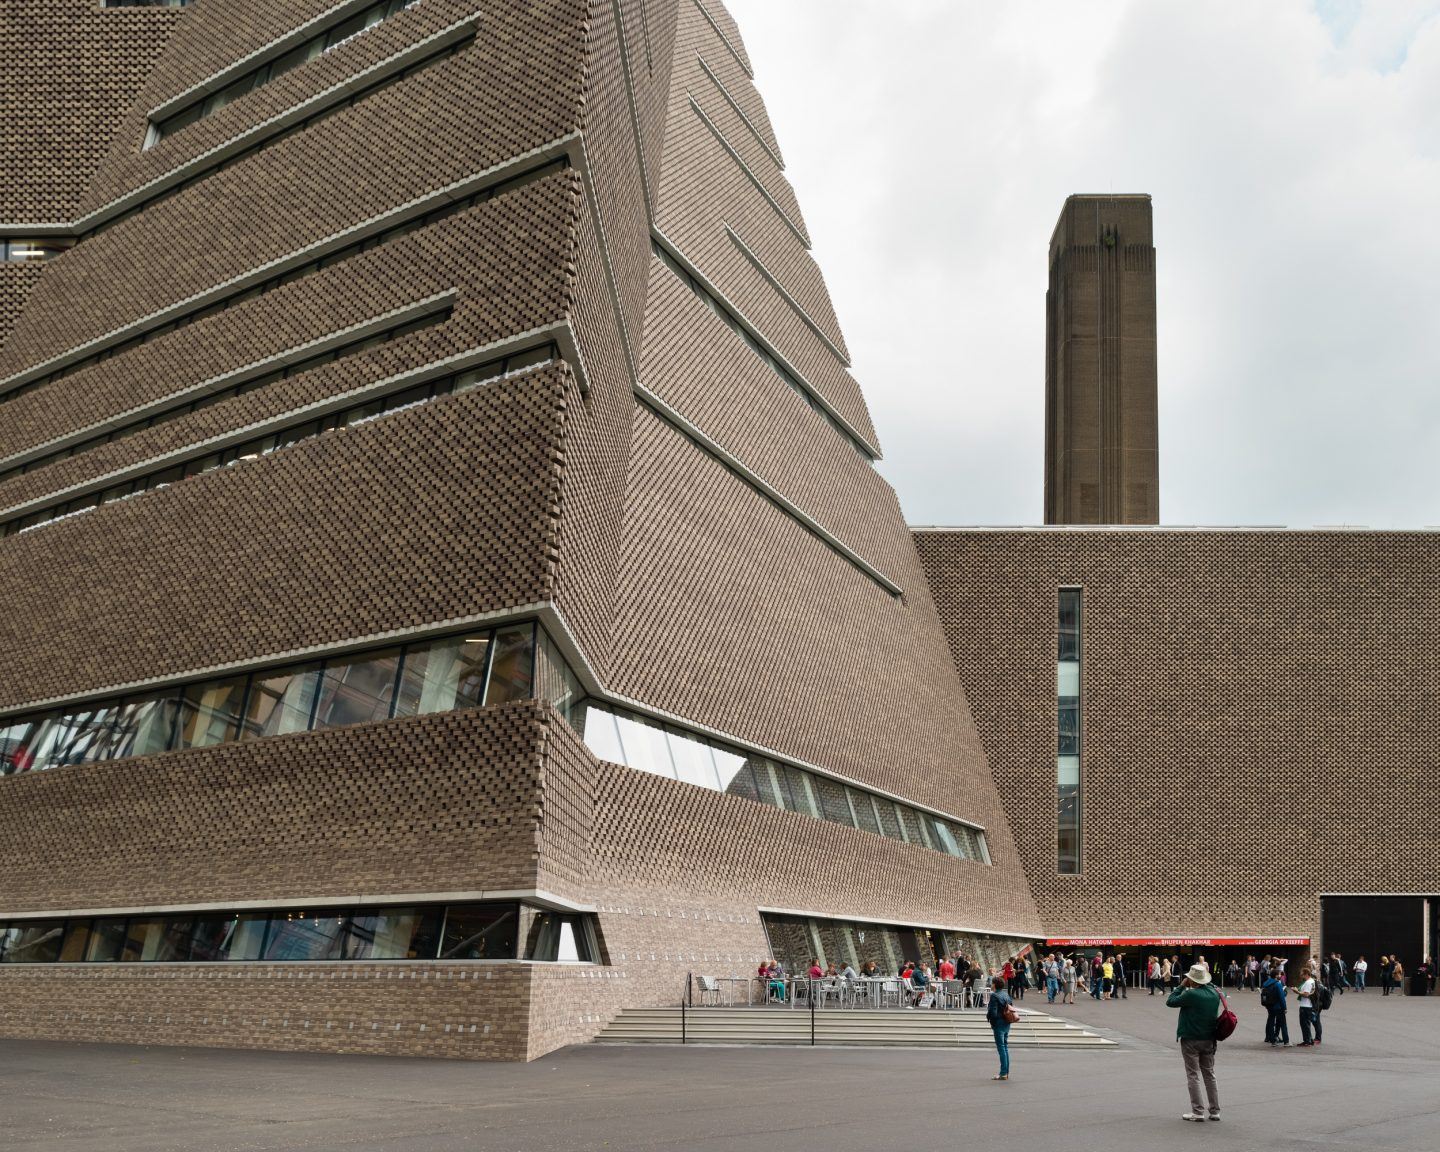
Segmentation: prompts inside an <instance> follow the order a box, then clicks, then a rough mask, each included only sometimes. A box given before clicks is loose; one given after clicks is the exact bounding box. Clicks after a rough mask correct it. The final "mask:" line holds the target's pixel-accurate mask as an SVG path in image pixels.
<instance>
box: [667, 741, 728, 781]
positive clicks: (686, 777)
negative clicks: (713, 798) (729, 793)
mask: <svg viewBox="0 0 1440 1152" xmlns="http://www.w3.org/2000/svg"><path fill="white" fill-rule="evenodd" d="M666 736H667V737H668V738H669V741H670V759H671V760H672V761H673V762H674V764H675V778H676V779H677V780H679V781H680V782H681V783H682V784H694V785H697V786H698V787H700V788H709V789H710V790H711V791H712V792H714V791H715V790H716V789H717V788H718V786H719V777H718V776H716V774H715V762H714V760H712V759H711V758H710V747H709V745H708V744H704V743H702V742H701V741H700V740H698V739H695V738H694V737H692V736H687V735H686V734H685V733H683V732H677V731H676V730H675V729H673V728H670V729H667V730H666Z"/></svg>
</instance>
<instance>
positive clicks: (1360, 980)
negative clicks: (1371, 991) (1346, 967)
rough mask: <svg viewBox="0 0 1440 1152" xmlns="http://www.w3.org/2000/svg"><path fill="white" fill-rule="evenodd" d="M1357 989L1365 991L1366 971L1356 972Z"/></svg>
mask: <svg viewBox="0 0 1440 1152" xmlns="http://www.w3.org/2000/svg"><path fill="white" fill-rule="evenodd" d="M1355 991H1357V992H1363V991H1365V973H1364V972H1356V973H1355Z"/></svg>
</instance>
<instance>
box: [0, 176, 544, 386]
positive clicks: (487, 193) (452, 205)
mask: <svg viewBox="0 0 1440 1152" xmlns="http://www.w3.org/2000/svg"><path fill="white" fill-rule="evenodd" d="M568 164H569V161H568V160H566V159H563V158H562V159H559V160H552V161H549V162H547V163H545V164H541V165H539V166H537V167H535V168H532V169H530V170H529V171H528V172H522V173H520V174H519V175H518V176H512V177H511V178H510V179H508V180H504V181H501V182H500V183H498V184H492V185H491V186H490V187H488V188H481V189H479V190H478V191H475V192H472V193H471V194H470V195H469V196H463V197H461V198H460V199H458V200H450V201H447V202H446V203H444V204H442V205H440V206H439V207H436V208H432V209H430V210H429V211H428V212H424V213H421V214H419V215H417V216H414V217H412V218H411V219H409V220H405V221H403V222H401V223H399V224H395V225H393V226H392V227H389V228H386V229H385V230H384V231H383V232H377V233H376V234H374V235H373V236H367V237H365V238H364V239H361V240H356V241H354V242H353V243H350V244H346V245H344V246H343V247H340V248H337V249H335V251H333V252H331V253H329V254H328V255H325V256H321V257H318V258H316V259H314V260H311V261H308V262H307V263H304V264H300V265H297V266H296V267H294V268H291V269H289V270H288V271H286V272H282V273H279V274H277V275H275V276H272V277H270V278H269V279H268V280H263V281H261V282H260V283H258V284H252V285H250V286H249V287H244V288H237V289H236V290H235V291H234V292H232V293H230V294H228V295H225V296H221V297H220V298H219V299H216V300H212V301H210V302H209V303H207V304H201V305H198V306H197V307H196V308H195V309H194V311H191V312H186V313H185V314H184V315H182V316H177V317H176V318H175V319H173V320H168V321H166V322H165V323H163V324H158V325H156V326H155V327H154V328H150V329H147V330H146V331H144V332H140V333H137V334H136V335H134V336H131V337H129V338H128V339H126V340H122V341H120V342H118V343H115V344H111V345H109V346H108V347H106V348H104V349H102V350H101V351H99V352H94V353H92V354H90V355H89V356H84V357H82V358H80V359H79V360H76V361H74V362H73V363H71V364H67V365H65V367H63V368H57V369H55V370H54V371H53V372H47V373H46V374H45V375H43V376H37V377H36V378H35V379H34V380H27V381H26V382H25V383H24V384H19V385H16V386H15V387H14V388H11V389H10V390H9V391H8V392H6V393H4V394H3V395H0V404H4V403H6V402H7V401H10V400H14V399H16V398H18V397H20V396H24V395H25V394H27V393H29V392H33V391H34V390H35V389H37V388H42V387H44V386H45V385H46V384H50V383H53V382H54V381H56V380H61V379H63V378H64V377H66V376H70V375H73V374H74V373H76V372H79V371H80V370H81V369H82V368H88V367H90V366H91V365H93V364H99V363H101V362H102V361H105V360H109V359H110V358H111V357H112V356H118V355H120V353H122V352H127V351H129V350H130V349H132V348H137V347H139V346H140V345H141V344H148V343H149V342H150V341H151V340H156V339H159V338H160V337H161V336H166V335H168V334H169V333H171V332H174V331H176V330H178V329H180V328H184V327H187V326H188V325H190V324H193V323H195V321H197V320H204V319H205V318H206V317H209V316H214V315H217V314H218V313H220V312H224V311H226V310H228V309H230V308H234V307H236V306H237V305H240V304H245V303H248V302H249V301H251V300H254V299H256V298H257V297H260V296H264V295H265V294H266V293H267V292H273V291H274V290H275V289H276V288H281V287H283V286H285V285H286V284H293V283H295V281H297V280H303V279H304V278H305V277H306V276H310V275H312V274H313V273H316V272H320V271H323V270H324V269H326V268H333V267H335V265H337V264H339V263H341V262H343V261H345V260H348V259H350V257H352V256H356V255H358V254H360V253H361V252H369V251H372V250H373V249H375V248H379V247H380V246H381V245H382V244H388V243H390V241H392V240H397V239H399V238H400V237H401V236H408V235H410V234H411V233H412V232H418V231H420V230H421V229H422V228H428V227H429V226H430V225H432V224H435V223H437V222H439V221H441V220H444V219H446V218H448V217H450V216H454V215H456V214H458V213H460V212H465V211H468V210H469V209H471V208H474V207H475V206H476V205H478V204H483V203H484V202H485V201H487V200H493V199H495V198H496V197H499V196H504V195H505V194H507V193H509V192H512V191H514V190H515V189H516V188H519V187H521V186H523V185H526V184H532V183H534V182H535V181H537V180H543V179H544V178H545V177H546V176H551V175H554V174H555V173H556V172H560V171H563V170H564V169H565V167H566V166H567V165H568Z"/></svg>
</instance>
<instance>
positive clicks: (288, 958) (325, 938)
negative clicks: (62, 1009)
mask: <svg viewBox="0 0 1440 1152" xmlns="http://www.w3.org/2000/svg"><path fill="white" fill-rule="evenodd" d="M305 960H310V961H317V960H319V961H324V960H330V961H336V960H339V961H344V960H446V961H456V960H536V961H552V962H564V961H569V962H572V963H588V964H594V963H599V962H600V947H599V933H598V930H597V927H596V924H595V917H594V916H591V915H586V914H577V913H562V912H552V911H550V910H548V909H544V908H536V907H533V906H531V905H529V904H517V903H485V904H421V905H398V906H394V907H361V908H345V907H340V908H296V909H293V910H287V911H279V912H277V911H253V912H250V911H233V912H182V913H158V914H157V913H150V914H144V913H142V914H139V915H134V916H96V917H72V918H69V919H63V920H12V921H10V922H9V923H8V924H6V923H0V964H204V963H222V962H228V963H236V962H246V961H255V962H261V963H265V962H270V963H274V962H278V961H284V962H293V961H305Z"/></svg>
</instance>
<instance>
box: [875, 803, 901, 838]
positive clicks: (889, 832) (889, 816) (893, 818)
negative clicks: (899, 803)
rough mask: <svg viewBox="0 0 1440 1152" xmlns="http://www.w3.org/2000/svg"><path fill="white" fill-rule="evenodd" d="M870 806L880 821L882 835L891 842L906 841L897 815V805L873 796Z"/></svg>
mask: <svg viewBox="0 0 1440 1152" xmlns="http://www.w3.org/2000/svg"><path fill="white" fill-rule="evenodd" d="M870 804H871V806H872V807H873V808H874V809H875V816H876V819H878V820H879V821H880V832H881V834H882V835H884V836H888V837H889V838H890V839H891V840H904V839H905V833H904V832H902V831H901V830H900V817H899V816H897V815H896V814H895V805H894V804H892V803H891V802H890V801H889V800H886V799H884V798H883V797H880V796H871V797H870Z"/></svg>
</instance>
